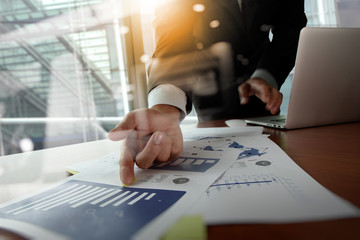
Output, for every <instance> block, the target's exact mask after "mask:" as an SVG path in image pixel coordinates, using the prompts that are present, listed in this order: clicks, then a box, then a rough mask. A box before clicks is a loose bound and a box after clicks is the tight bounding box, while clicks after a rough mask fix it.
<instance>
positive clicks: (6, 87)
mask: <svg viewBox="0 0 360 240" xmlns="http://www.w3.org/2000/svg"><path fill="white" fill-rule="evenodd" d="M126 2H128V1H126V0H124V1H122V0H113V1H108V0H107V1H105V0H4V1H2V2H1V4H0V79H1V80H0V155H6V154H13V153H18V152H23V151H29V150H37V149H43V148H47V147H54V146H60V145H64V144H71V143H78V142H84V141H91V140H97V139H102V138H104V137H106V133H107V131H108V130H109V129H111V128H112V127H113V126H114V124H116V123H117V122H118V121H120V119H121V118H122V117H123V116H124V115H125V114H126V113H127V112H129V111H130V110H132V109H134V108H137V107H144V106H146V102H144V101H143V99H144V97H141V96H140V94H139V93H141V94H143V91H141V90H139V89H138V88H137V86H139V85H140V84H139V82H140V83H141V82H143V81H144V80H143V79H139V76H140V74H138V73H137V72H141V71H143V72H145V66H144V65H141V64H140V65H139V64H137V65H136V66H137V69H136V72H135V73H134V72H133V70H132V66H134V65H135V60H133V59H134V58H135V55H134V52H135V51H134V47H132V46H139V44H136V43H134V42H133V41H134V38H133V34H132V32H131V28H130V27H128V26H132V27H136V25H135V23H133V22H132V21H133V17H134V16H133V15H130V14H129V13H130V9H129V8H130V6H129V5H128V4H127V3H126ZM132 8H136V6H135V7H134V6H132ZM134 15H136V14H134ZM136 51H137V52H142V51H143V48H141V47H137V49H136ZM138 62H139V61H138ZM142 77H143V78H145V76H144V75H142ZM139 99H140V100H139ZM141 101H142V102H141Z"/></svg>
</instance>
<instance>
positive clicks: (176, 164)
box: [150, 157, 220, 172]
mask: <svg viewBox="0 0 360 240" xmlns="http://www.w3.org/2000/svg"><path fill="white" fill-rule="evenodd" d="M219 160H220V159H218V158H198V157H179V158H177V159H175V160H174V161H172V162H165V163H159V164H156V165H153V166H152V167H151V168H150V169H157V170H174V171H188V172H206V171H207V170H208V169H210V168H211V167H213V166H215V164H216V163H217V162H218V161H219Z"/></svg>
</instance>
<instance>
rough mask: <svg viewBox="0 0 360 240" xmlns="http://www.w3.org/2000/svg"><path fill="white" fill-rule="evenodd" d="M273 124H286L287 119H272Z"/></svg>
mask: <svg viewBox="0 0 360 240" xmlns="http://www.w3.org/2000/svg"><path fill="white" fill-rule="evenodd" d="M270 121H271V122H278V123H285V121H286V119H285V118H280V119H271V120H270Z"/></svg>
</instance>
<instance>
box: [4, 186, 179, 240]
mask: <svg viewBox="0 0 360 240" xmlns="http://www.w3.org/2000/svg"><path fill="white" fill-rule="evenodd" d="M184 194H185V192H184V191H171V190H157V189H142V188H129V187H119V186H113V185H107V184H99V183H93V182H85V181H78V180H72V181H69V182H66V183H64V184H62V185H60V186H57V187H55V188H53V189H51V190H48V191H45V192H42V193H40V194H37V195H35V196H33V197H29V198H27V199H24V200H22V201H19V202H16V203H14V204H12V205H9V206H6V207H3V208H0V217H1V218H7V219H12V220H17V221H23V222H27V223H30V224H35V225H37V226H40V227H43V228H45V229H48V230H51V231H54V232H57V233H60V234H62V235H66V236H68V237H69V238H71V239H129V238H131V236H133V235H134V234H135V233H136V232H137V231H138V230H140V229H141V228H142V227H143V226H145V225H146V224H147V223H149V222H150V221H151V220H153V219H154V218H156V217H157V216H158V215H160V214H161V213H162V212H164V211H165V210H166V209H168V208H169V207H171V206H172V205H173V204H174V203H175V202H176V201H178V200H179V199H180V198H181V197H182V196H183V195H184Z"/></svg>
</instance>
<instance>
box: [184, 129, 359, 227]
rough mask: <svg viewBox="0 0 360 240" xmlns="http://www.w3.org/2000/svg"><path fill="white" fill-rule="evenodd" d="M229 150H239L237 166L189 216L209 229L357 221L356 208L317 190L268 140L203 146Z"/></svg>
mask: <svg viewBox="0 0 360 240" xmlns="http://www.w3.org/2000/svg"><path fill="white" fill-rule="evenodd" d="M193 134H195V132H193ZM202 134H203V133H201V135H202ZM229 148H231V149H234V148H235V149H238V152H239V154H238V159H237V161H236V162H235V163H234V165H233V166H232V167H231V168H230V169H229V170H227V171H226V173H225V174H224V175H223V176H222V177H221V178H220V179H218V180H217V181H216V182H215V183H214V184H213V185H212V186H211V187H210V188H209V189H208V190H207V191H206V193H205V194H204V195H203V196H202V198H201V200H200V201H198V202H197V203H196V204H195V205H194V206H193V207H192V208H191V209H190V210H189V211H188V213H189V214H202V215H203V216H204V218H205V220H206V222H207V223H208V224H228V223H250V222H251V223H278V222H283V223H288V222H299V221H314V220H327V219H333V218H342V217H358V216H360V212H359V209H358V208H357V207H355V206H354V205H352V204H350V203H349V202H347V201H345V200H343V199H341V198H340V197H338V196H336V195H335V194H333V193H331V192H330V191H328V190H327V189H326V188H324V187H323V186H321V185H320V184H319V183H318V182H316V181H315V180H314V179H313V178H312V177H311V176H309V175H308V174H307V173H306V172H304V171H303V170H302V169H301V168H300V167H299V166H298V165H296V164H295V163H294V162H293V161H292V160H291V159H290V158H289V157H288V156H287V155H286V154H285V153H284V152H283V151H282V149H280V148H279V147H278V146H277V145H276V144H275V143H273V142H272V141H271V140H270V139H268V138H267V137H265V136H260V135H258V136H247V137H225V138H207V139H206V140H204V144H203V147H202V149H208V150H209V151H221V150H223V151H227V149H229Z"/></svg>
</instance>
